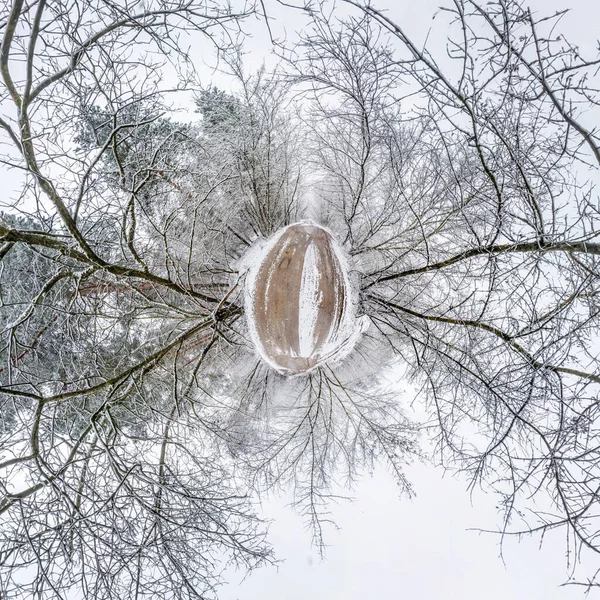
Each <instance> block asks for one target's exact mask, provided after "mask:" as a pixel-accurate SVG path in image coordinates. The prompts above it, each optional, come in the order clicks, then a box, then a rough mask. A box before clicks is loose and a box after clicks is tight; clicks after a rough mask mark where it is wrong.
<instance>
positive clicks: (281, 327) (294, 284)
mask: <svg viewBox="0 0 600 600" xmlns="http://www.w3.org/2000/svg"><path fill="white" fill-rule="evenodd" d="M346 271H347V270H346V267H345V261H344V258H343V255H342V253H341V250H340V248H339V246H338V245H337V243H336V242H335V240H334V239H333V236H332V235H331V233H330V232H329V230H327V229H325V228H324V227H321V226H319V225H316V224H315V223H313V222H312V221H301V222H299V223H294V224H293V225H288V226H287V227H284V228H283V229H281V230H279V231H278V232H277V233H276V234H275V235H274V236H273V237H272V238H270V240H268V241H267V243H266V244H265V246H264V247H263V248H261V250H260V253H259V255H258V256H257V257H256V261H255V265H254V267H252V268H250V270H249V272H248V276H247V280H246V290H247V293H246V315H247V319H248V325H249V328H250V332H251V334H252V337H253V341H254V344H255V346H256V348H257V350H258V351H259V354H260V355H261V357H262V358H263V359H264V360H265V361H266V362H267V363H268V364H269V365H270V366H271V367H273V368H274V369H276V370H277V371H279V372H280V373H283V374H286V375H300V374H302V373H307V372H309V371H311V370H312V369H314V368H316V367H317V366H319V365H321V364H322V363H323V362H325V361H326V360H331V359H333V358H335V357H337V356H339V355H341V354H343V350H344V348H347V346H348V344H349V343H350V341H351V339H352V338H353V335H352V329H354V327H353V326H352V325H353V324H354V322H355V319H354V315H353V314H352V303H351V302H350V296H351V290H350V283H349V278H348V274H347V272H346Z"/></svg>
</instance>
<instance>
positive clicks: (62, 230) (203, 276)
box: [0, 0, 600, 598]
mask: <svg viewBox="0 0 600 600" xmlns="http://www.w3.org/2000/svg"><path fill="white" fill-rule="evenodd" d="M344 8H345V9H347V10H344V11H339V12H338V11H336V10H334V9H332V7H331V6H330V5H329V4H327V3H325V2H324V3H322V4H319V5H318V6H315V5H312V6H306V7H304V8H303V9H302V11H303V14H304V15H307V16H308V18H309V19H310V21H311V22H310V26H309V27H308V28H307V29H306V30H305V31H303V32H302V33H301V35H300V40H299V42H298V44H297V45H296V46H294V47H293V48H283V46H282V45H279V46H278V49H279V52H280V54H281V58H282V63H281V64H280V65H279V66H278V68H277V69H276V72H275V73H268V72H267V70H266V69H264V68H263V69H262V70H260V71H259V72H257V73H255V74H248V73H247V72H246V71H245V70H244V68H243V63H242V59H241V56H242V53H241V50H240V45H239V42H240V40H241V38H243V31H242V29H241V27H242V24H243V22H244V20H246V19H248V18H250V17H252V16H253V15H254V14H258V13H256V11H255V8H254V7H253V6H249V5H248V6H246V5H244V6H240V7H238V8H235V6H227V7H226V8H224V7H222V6H221V4H220V3H218V2H216V3H210V2H209V3H206V2H203V1H199V2H182V3H179V2H175V3H172V2H168V3H167V2H164V3H163V2H151V3H147V2H146V3H141V2H139V3H138V2H131V3H127V4H122V3H121V4H119V5H115V4H113V3H111V2H107V1H105V0H97V1H94V2H77V1H73V2H71V3H54V4H52V5H46V4H45V3H44V2H43V1H41V2H34V3H31V4H25V3H23V2H19V1H15V2H13V4H12V5H11V6H9V7H6V8H5V9H3V10H4V12H3V13H2V14H1V16H0V27H1V31H2V35H3V39H2V44H1V46H0V74H1V76H2V81H3V87H2V88H1V89H0V93H1V94H2V95H1V96H0V98H1V100H2V103H3V110H4V111H5V112H4V113H3V115H2V120H1V121H0V126H1V127H2V130H3V133H4V138H3V140H2V143H3V144H4V146H3V151H2V152H3V153H2V156H1V160H2V162H3V164H4V165H5V166H6V167H7V168H12V169H16V170H18V172H20V173H21V174H22V181H23V185H22V187H21V189H20V193H19V196H18V198H17V199H16V200H15V201H14V202H12V203H10V204H7V205H6V206H5V207H4V209H5V212H4V213H3V214H2V216H1V220H0V238H1V241H2V243H3V246H2V247H1V248H0V258H1V262H0V268H1V269H2V270H1V273H0V275H1V278H2V279H1V282H2V288H1V301H2V304H1V306H0V326H1V328H2V333H1V337H0V339H1V344H2V346H1V347H0V359H1V361H2V363H1V365H0V369H1V370H0V402H1V403H2V404H1V407H2V423H1V429H0V440H1V441H0V450H1V454H0V469H2V471H3V477H4V478H3V480H2V482H3V483H2V486H3V487H2V490H1V491H2V499H0V519H2V521H1V522H0V532H1V535H2V536H3V537H2V545H1V550H0V571H1V574H2V576H1V577H0V581H1V582H2V583H1V585H3V586H4V589H2V592H4V593H6V594H7V595H8V594H13V595H14V596H15V597H31V595H32V594H37V595H38V596H39V597H66V595H67V594H69V593H79V594H82V595H84V596H86V597H99V598H114V597H117V596H121V597H122V596H131V597H156V596H157V595H158V596H160V597H206V595H207V594H208V595H210V594H211V593H212V592H213V591H214V589H215V585H216V584H217V583H218V581H219V565H221V564H223V560H225V561H226V560H234V561H237V562H238V563H240V564H243V565H245V566H247V567H249V568H252V567H254V566H257V565H259V564H262V563H264V562H266V561H269V560H271V554H270V550H269V548H268V546H266V545H265V543H264V534H263V532H262V530H261V529H260V523H259V521H258V519H257V517H256V516H255V514H254V513H253V510H252V498H253V496H254V497H255V496H256V495H259V496H260V494H262V493H264V492H265V491H266V490H268V489H270V488H272V487H275V486H290V485H291V486H293V489H294V491H295V499H296V502H297V505H298V507H299V510H300V511H301V512H302V513H303V514H304V515H305V516H306V517H307V519H308V521H309V522H310V523H311V524H312V526H313V532H314V539H315V541H316V543H317V544H320V545H321V547H322V545H323V538H322V528H323V524H324V523H325V522H326V521H327V520H328V518H329V517H328V512H327V510H328V509H327V506H328V500H329V499H330V498H331V495H332V493H333V492H332V490H333V483H334V482H335V481H337V480H339V479H341V478H343V479H344V480H345V481H350V482H351V481H352V480H353V479H354V478H355V477H356V475H357V474H358V473H359V472H360V471H361V469H363V468H365V467H368V466H371V465H373V464H374V462H375V461H377V460H379V459H380V458H383V459H385V460H387V461H388V462H389V463H390V464H391V465H392V467H393V469H394V472H395V473H396V475H397V477H398V481H399V482H400V483H401V484H402V486H403V487H404V489H406V490H408V491H409V492H410V484H409V483H408V482H407V481H406V480H405V478H404V476H403V473H402V465H403V463H404V462H405V461H407V460H410V459H411V458H412V457H414V456H416V455H418V454H419V451H418V447H417V445H416V436H417V432H418V427H416V426H415V425H414V424H411V423H410V422H409V421H408V420H407V419H406V417H405V416H404V414H403V403H402V402H401V401H400V400H399V399H398V398H397V396H396V395H395V394H394V393H390V392H389V391H386V390H385V386H384V383H383V378H382V377H381V376H382V375H384V374H385V373H386V368H387V370H388V371H389V370H390V369H392V368H397V367H403V368H404V369H407V370H408V372H409V375H410V377H412V379H413V381H414V382H415V383H416V384H417V386H418V387H419V389H420V391H421V394H420V395H419V398H421V399H423V401H424V403H425V404H426V406H427V409H428V410H429V414H430V417H431V419H430V421H429V422H428V423H426V429H428V430H429V431H430V432H431V434H432V435H433V436H434V438H435V440H436V443H437V446H436V451H437V453H436V455H437V458H438V459H439V460H440V461H441V462H443V463H444V464H445V465H447V466H452V467H454V468H458V469H461V470H463V471H466V472H467V473H468V474H469V475H470V476H471V481H472V482H473V485H482V486H484V487H492V488H494V489H495V490H496V491H497V492H498V493H499V494H501V497H502V501H503V504H502V506H503V507H504V514H503V517H504V521H503V527H502V528H501V531H502V532H503V533H504V534H508V533H519V532H523V531H527V532H531V531H539V532H544V531H545V530H547V529H549V528H554V527H561V526H562V527H565V528H566V529H567V531H568V532H569V536H570V537H569V539H570V540H571V542H572V544H573V546H572V549H573V550H574V551H575V554H574V555H572V557H573V560H574V561H576V558H577V557H578V555H579V552H580V551H581V550H582V549H586V551H589V552H592V553H596V552H597V551H598V542H597V529H596V526H595V524H594V523H595V520H594V518H595V517H596V516H597V510H596V498H597V492H598V477H599V472H598V468H599V466H598V465H599V456H598V451H597V447H598V444H597V435H598V434H597V431H596V425H595V420H596V412H597V406H598V387H597V386H598V384H599V383H600V372H599V369H598V348H597V347H595V346H594V339H595V336H596V334H597V331H598V313H599V310H600V309H599V308H598V302H597V293H598V289H597V287H598V258H597V257H598V255H599V254H600V243H599V240H598V233H597V220H598V210H599V207H598V201H597V196H596V195H595V188H594V185H593V179H592V177H593V172H594V171H595V170H596V169H597V168H598V163H599V162H600V154H599V152H598V143H599V141H598V136H597V133H596V131H595V130H593V129H591V128H589V126H587V127H586V125H584V118H585V117H584V116H582V113H583V110H584V109H588V108H593V107H597V106H598V101H597V92H596V90H595V87H594V85H595V84H594V83H593V81H594V77H595V76H596V69H597V65H598V64H600V62H599V61H598V60H597V59H591V60H589V61H586V60H584V59H582V58H581V57H580V55H579V53H578V51H577V49H576V48H575V47H574V46H570V45H568V44H567V43H566V42H565V41H564V40H562V38H561V39H558V40H557V39H555V37H554V33H553V27H554V26H555V25H556V23H555V21H556V20H557V19H559V18H560V15H557V16H555V17H553V18H549V19H548V18H537V19H536V18H535V17H534V16H533V15H532V14H531V13H530V12H529V11H528V10H526V9H525V8H523V7H522V6H521V4H519V3H518V2H516V1H514V0H499V1H498V2H496V3H491V4H488V5H486V7H485V8H482V7H480V6H479V5H478V4H476V3H474V2H468V1H466V0H465V1H463V0H456V1H455V2H454V4H453V5H452V6H451V7H450V8H448V9H444V11H443V12H442V14H443V15H445V16H448V17H449V19H450V27H451V28H450V31H451V34H450V38H449V41H448V56H447V57H446V59H447V60H446V63H449V65H450V67H449V69H450V70H449V71H446V68H447V67H446V66H445V67H444V68H442V67H440V66H439V64H438V63H441V61H438V60H437V59H436V57H435V56H434V55H433V53H430V52H429V51H428V50H427V48H426V47H425V48H421V47H420V46H419V47H418V46H416V45H415V44H414V43H413V42H412V41H411V39H410V38H409V37H408V36H407V34H406V33H405V32H404V31H403V30H402V29H401V28H400V27H399V26H398V25H397V24H395V23H393V22H392V21H391V20H389V18H388V17H387V16H386V14H385V13H384V12H381V11H379V10H377V8H375V7H374V5H371V4H368V3H362V2H360V1H358V0H357V1H354V0H345V7H344ZM290 10H292V11H294V10H299V9H293V8H290ZM263 13H264V7H263V6H262V4H261V16H262V17H265V15H264V14H263ZM342 13H343V14H342ZM292 14H297V13H296V12H294V13H292ZM268 24H269V22H268V21H267V25H268ZM269 31H270V32H271V33H272V31H271V30H270V29H269ZM452 32H455V33H456V35H454V34H453V33H452ZM194 36H201V37H202V39H204V40H205V42H207V43H209V44H212V45H213V46H214V47H215V48H216V50H217V52H218V56H219V59H220V60H221V63H220V64H221V65H222V66H223V69H225V70H227V71H228V72H229V73H230V74H231V75H232V77H233V78H234V80H235V82H236V85H237V90H238V91H237V92H232V93H226V92H224V91H223V90H219V89H217V88H215V87H214V86H206V85H200V83H199V82H198V81H197V77H196V74H195V71H194V69H193V65H192V64H191V63H192V61H191V59H190V55H189V54H188V53H187V52H186V51H185V50H184V49H185V48H187V47H188V45H189V44H190V43H192V42H194V43H196V41H197V39H198V38H197V37H194ZM453 65H456V66H457V68H456V69H454V70H453V69H452V66H453ZM189 92H193V93H194V98H195V108H196V110H197V111H198V112H197V113H195V114H194V115H192V116H191V118H190V112H191V111H187V114H186V112H185V111H183V110H180V111H178V110H176V109H175V102H177V98H178V97H179V95H180V94H183V93H188V94H189ZM590 173H592V174H591V175H590ZM306 216H310V217H312V218H313V219H315V220H317V221H319V223H320V224H321V225H323V226H327V227H329V228H330V229H331V231H332V234H333V236H334V237H336V242H337V243H338V244H339V245H340V247H341V248H343V250H344V252H345V253H346V254H347V257H346V259H347V261H346V262H347V265H345V267H344V268H345V269H346V270H347V273H346V274H347V277H348V281H350V282H351V286H350V287H351V288H352V290H353V297H352V298H351V299H350V300H351V301H352V302H354V303H355V304H356V311H357V315H358V317H360V319H357V321H360V322H361V323H362V324H363V325H364V323H365V322H368V323H369V327H368V329H366V331H364V332H363V333H362V337H361V339H360V341H359V342H358V344H357V345H356V346H355V347H354V349H353V350H352V352H351V353H350V354H348V355H347V356H345V357H343V358H342V359H340V360H333V361H325V362H324V363H323V364H320V365H319V366H318V368H315V369H313V370H312V371H311V372H310V373H307V374H304V375H299V376H297V377H289V378H288V377H286V376H284V375H281V374H280V373H277V372H276V371H274V370H273V369H270V368H269V367H268V365H266V364H265V363H264V361H262V360H261V359H260V357H259V356H258V354H257V352H256V351H255V348H254V347H253V344H252V338H251V336H250V335H249V327H248V324H247V322H246V318H245V317H247V315H244V306H245V303H244V293H245V292H244V290H245V286H246V274H247V268H248V264H249V263H251V262H252V258H253V256H254V253H255V252H256V251H257V248H258V249H260V248H261V245H262V244H264V242H265V240H266V239H267V238H269V236H271V235H272V234H274V233H276V232H277V231H278V230H280V229H281V228H282V227H285V226H288V225H290V224H292V223H294V222H296V221H298V220H299V219H301V218H303V217H306ZM296 271H300V270H299V269H296ZM324 296H325V294H324ZM350 300H349V301H350ZM266 318H268V314H265V319H266ZM363 325H361V326H363ZM264 329H265V330H268V329H269V328H268V327H267V326H266V325H265V328H264ZM532 498H533V502H532ZM540 507H542V509H540ZM595 583H596V582H595V581H592V582H590V585H595Z"/></svg>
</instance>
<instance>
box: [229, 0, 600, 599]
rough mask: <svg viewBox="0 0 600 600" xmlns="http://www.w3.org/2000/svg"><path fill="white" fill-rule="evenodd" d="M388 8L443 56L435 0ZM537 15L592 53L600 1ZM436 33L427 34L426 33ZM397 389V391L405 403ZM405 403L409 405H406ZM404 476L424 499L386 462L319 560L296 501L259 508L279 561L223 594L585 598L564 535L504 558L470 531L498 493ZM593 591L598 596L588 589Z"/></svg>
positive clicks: (257, 52)
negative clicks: (403, 488) (574, 582)
mask: <svg viewBox="0 0 600 600" xmlns="http://www.w3.org/2000/svg"><path fill="white" fill-rule="evenodd" d="M373 4H374V6H376V7H382V8H386V9H389V13H388V16H390V17H391V18H392V19H393V20H395V21H396V22H397V23H399V24H401V26H402V27H403V29H404V31H405V32H406V33H407V34H408V35H409V36H410V37H411V38H413V40H414V41H416V42H418V43H422V42H423V41H424V40H425V38H426V36H427V35H428V33H429V42H428V46H429V47H430V48H432V49H433V50H434V51H435V50H437V51H438V52H443V46H442V45H440V43H442V44H443V40H444V36H443V29H442V30H441V31H440V28H439V27H438V29H437V30H436V29H435V26H436V24H437V23H438V22H439V21H441V19H438V20H437V21H436V20H435V19H432V17H433V15H434V14H435V12H436V9H437V7H438V6H439V5H440V2H439V0H434V1H432V0H419V1H418V2H414V1H408V0H404V1H398V0H374V2H373ZM526 4H528V5H529V6H530V7H531V9H532V10H533V11H539V13H540V14H548V13H551V12H553V11H555V10H562V9H564V8H570V9H572V11H571V12H570V14H568V15H566V16H565V17H564V19H563V21H562V27H561V32H562V33H564V35H565V36H566V37H567V39H569V40H570V41H571V42H574V43H576V44H578V45H579V47H580V50H581V53H582V54H583V55H584V56H588V57H589V56H593V54H594V50H595V48H596V45H597V42H596V40H597V39H598V23H599V22H600V2H598V0H570V1H569V2H568V3H565V2H564V1H562V2H561V1H560V0H535V1H531V2H529V3H526ZM285 15H286V13H281V14H279V13H278V14H277V18H278V21H277V24H276V25H277V26H279V27H281V26H285V28H286V29H287V30H288V31H291V30H293V28H294V24H293V23H291V22H288V21H286V16H285ZM430 28H432V29H431V32H430ZM267 48H268V40H267V39H265V37H264V36H263V37H261V36H256V38H255V39H254V40H253V41H252V43H251V45H250V46H249V49H250V50H251V52H250V54H249V56H248V58H249V60H250V61H251V62H255V63H256V64H259V63H260V61H261V60H262V58H263V56H264V52H266V51H267ZM408 396H409V395H408V394H403V395H402V394H401V395H400V396H399V397H400V398H408ZM407 404H408V402H407ZM408 474H409V478H410V479H411V481H412V482H413V483H414V485H415V488H416V492H417V497H416V498H414V499H412V500H408V499H406V498H400V497H399V495H398V489H397V487H396V485H395V483H394V481H393V478H392V476H391V475H390V474H389V473H388V472H386V470H385V468H384V467H381V468H380V469H378V470H377V471H376V472H375V474H374V475H373V476H372V477H369V476H365V477H364V478H363V480H362V481H361V482H360V484H359V485H358V486H357V488H356V489H355V490H354V492H353V495H354V498H355V500H354V502H352V503H343V504H340V505H338V506H336V507H333V508H332V516H333V518H334V519H335V521H336V522H337V524H338V526H339V527H340V530H339V531H337V532H336V531H330V532H329V535H328V536H327V538H326V539H327V541H328V543H329V545H330V546H329V548H328V550H327V556H326V559H325V560H324V561H321V560H320V558H319V556H318V553H317V552H316V551H315V550H314V549H311V546H310V534H309V533H308V532H307V531H306V530H305V528H304V527H303V522H302V519H301V518H300V517H298V516H297V515H296V514H295V513H294V511H293V509H291V508H289V507H288V506H286V504H287V503H288V502H289V500H290V498H289V497H285V496H281V497H278V498H272V499H271V500H270V501H269V502H266V503H265V504H264V505H263V512H264V515H265V517H267V518H271V519H273V520H274V522H273V524H272V526H271V540H272V542H273V544H274V547H275V550H276V553H277V556H278V558H280V559H282V560H283V561H284V562H283V564H282V565H280V566H279V568H274V567H273V568H263V569H261V570H259V571H257V572H255V573H254V574H252V575H250V576H249V577H247V578H246V579H245V580H243V581H241V580H242V578H243V576H244V574H243V573H235V572H229V573H228V574H227V578H228V579H229V581H230V583H229V584H228V585H226V586H225V587H224V588H223V589H222V593H221V598H222V600H275V599H277V600H301V599H302V600H307V599H312V600H321V599H323V600H324V599H327V600H371V599H374V598H394V599H395V598H406V599H410V600H437V599H442V598H443V599H453V598H456V599H461V600H481V599H486V600H496V599H503V600H506V599H510V600H536V599H544V600H570V599H575V598H582V597H583V589H582V588H577V587H571V586H569V587H559V586H560V584H561V583H563V582H564V581H565V580H566V579H567V571H566V557H565V553H566V545H565V539H564V532H562V531H561V532H558V531H557V532H554V533H552V534H550V535H547V536H546V538H545V539H544V543H543V544H542V545H541V547H540V539H539V537H536V538H531V537H527V538H525V539H522V540H521V541H520V542H519V541H517V540H516V539H509V540H505V542H504V545H503V556H502V557H501V556H500V552H501V550H500V546H499V539H498V537H497V536H494V535H492V534H481V533H478V532H477V531H473V530H472V529H476V528H484V529H496V528H497V527H498V526H499V524H500V518H499V515H498V512H497V510H496V501H497V499H496V498H495V497H493V496H490V495H486V494H483V493H481V492H479V493H475V494H474V495H473V496H470V495H469V492H468V491H467V482H466V481H465V480H461V479H455V478H453V477H452V476H450V475H446V476H445V477H444V474H443V472H442V471H440V470H438V469H434V468H433V467H431V466H428V465H413V466H412V467H411V468H410V469H409V471H408ZM581 567H582V569H581V571H580V572H579V575H580V576H582V575H583V574H584V573H586V572H587V573H588V574H589V575H590V576H591V575H592V574H593V573H594V572H595V570H596V569H597V565H594V564H592V563H591V562H590V563H589V564H584V565H581ZM592 596H593V594H592Z"/></svg>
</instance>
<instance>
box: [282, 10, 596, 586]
mask: <svg viewBox="0 0 600 600" xmlns="http://www.w3.org/2000/svg"><path fill="white" fill-rule="evenodd" d="M346 4H347V5H350V6H351V8H352V10H351V12H350V16H347V17H343V18H339V19H338V18H336V13H333V14H332V13H331V12H330V11H328V10H326V6H324V7H322V10H320V11H313V12H312V15H313V19H314V23H313V28H312V31H311V32H310V33H309V34H307V36H306V37H305V39H304V41H303V42H302V43H301V45H300V47H299V48H298V49H296V52H295V53H292V54H290V55H289V58H290V64H292V65H293V68H294V70H295V79H296V81H298V82H299V84H300V85H301V86H302V89H303V90H304V93H305V95H306V97H307V99H309V101H310V109H308V110H307V113H308V114H309V115H310V117H309V118H310V119H311V125H312V129H313V132H314V144H315V148H316V150H315V153H316V154H317V155H318V161H316V162H315V168H316V169H317V168H318V169H320V170H321V172H323V177H322V182H323V183H322V196H323V199H324V200H323V203H322V205H323V211H324V214H325V215H326V217H325V218H327V219H329V220H330V221H331V222H332V223H333V224H334V225H332V226H333V227H335V228H336V229H337V230H338V231H345V238H346V240H347V241H348V243H349V245H350V246H351V253H352V256H353V259H354V261H355V265H356V268H357V269H358V271H359V272H360V273H361V274H362V277H361V285H360V288H361V302H362V310H363V311H364V313H365V314H366V315H368V316H369V318H370V320H371V324H372V327H371V330H370V333H369V335H370V336H373V337H379V343H378V344H379V347H380V349H381V350H380V351H381V352H385V351H386V350H387V352H389V353H390V355H395V356H397V357H400V359H401V361H402V363H404V364H405V365H406V366H407V367H408V368H409V369H410V372H411V373H412V376H413V377H414V381H415V383H416V384H417V386H418V388H419V389H420V394H419V396H418V398H421V399H422V400H424V401H425V403H426V406H427V408H428V411H429V415H430V419H431V420H430V422H429V423H428V427H429V429H430V431H431V433H432V435H433V436H434V438H435V440H436V455H437V458H438V459H439V461H440V462H442V463H443V464H444V465H446V466H448V467H452V468H456V469H459V470H461V471H464V472H466V473H467V474H468V475H469V476H470V478H471V482H472V485H482V486H483V487H484V488H486V489H489V488H490V487H491V488H493V489H494V490H495V491H497V492H498V493H499V494H500V496H501V499H502V503H501V506H502V508H503V525H502V526H501V527H500V529H499V531H500V532H501V533H502V534H503V535H508V534H516V535H520V534H522V533H530V532H538V533H540V534H543V533H544V532H545V531H547V530H549V529H553V528H557V527H563V528H565V530H566V532H567V540H568V544H569V552H568V556H569V561H570V564H571V566H575V565H576V564H577V562H578V560H579V558H580V553H581V552H582V551H583V554H584V555H585V556H588V558H589V555H590V554H591V555H595V554H597V553H598V551H599V550H600V546H599V544H598V529H597V525H596V520H597V516H598V504H597V499H598V490H599V489H600V488H599V482H600V479H599V477H600V455H598V452H597V448H598V427H597V409H598V384H600V365H599V358H598V352H599V350H600V348H599V346H598V325H599V320H598V318H599V315H600V307H599V305H598V284H599V276H600V275H599V274H600V270H599V262H598V256H599V255H600V236H599V230H598V223H599V222H600V221H599V216H600V215H599V209H600V206H599V204H598V196H597V192H596V188H595V181H596V179H595V177H596V175H597V170H598V166H599V165H600V162H599V159H600V154H599V151H598V148H599V145H598V144H599V143H600V137H599V136H598V132H597V128H593V127H591V126H590V125H589V123H593V120H591V119H589V118H588V114H589V113H592V114H597V107H598V104H599V99H598V92H597V74H598V65H599V64H600V60H599V58H598V57H590V58H588V59H585V58H583V57H582V56H580V53H579V51H578V49H577V47H576V46H574V45H570V44H569V43H567V42H566V41H565V40H564V39H563V38H562V37H561V36H560V35H557V34H556V31H557V27H558V22H559V21H560V18H561V16H562V13H559V14H557V15H553V16H550V17H536V16H535V15H533V14H532V13H531V11H529V10H528V9H527V8H525V7H524V6H523V5H522V4H521V3H520V2H516V1H505V0H501V1H499V2H492V3H488V4H486V5H485V7H483V6H481V5H479V4H477V3H476V2H471V1H463V0H456V1H455V2H454V3H453V4H452V5H451V6H450V7H448V8H444V9H442V10H441V11H440V15H438V16H439V17H441V18H444V16H446V17H448V19H449V22H448V23H447V24H446V27H448V31H450V35H449V38H448V41H447V46H446V48H447V54H446V55H442V56H437V57H436V56H435V55H434V53H433V52H430V51H429V50H428V48H427V46H426V47H424V48H422V47H420V46H417V45H416V44H415V43H414V42H413V41H412V40H411V38H410V37H409V35H408V34H407V33H406V32H405V31H404V30H403V29H402V28H401V26H400V25H398V24H397V23H394V22H393V21H392V20H390V19H389V18H388V17H387V15H386V13H385V12H382V11H380V10H378V9H377V8H376V7H375V5H374V4H370V3H362V2H360V1H353V0H347V2H346ZM440 63H443V64H444V65H445V66H444V68H442V67H440V66H439V64H440ZM594 110H595V111H596V112H595V113H594V112H592V111H594ZM586 113H587V114H586ZM586 123H588V124H586ZM573 581H575V582H577V581H578V580H577V576H576V574H575V576H574V580H573ZM584 585H588V586H595V585H597V582H596V581H595V580H593V581H591V582H587V583H585V584H584Z"/></svg>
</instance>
